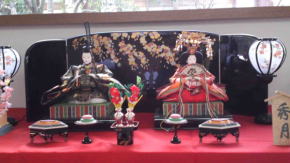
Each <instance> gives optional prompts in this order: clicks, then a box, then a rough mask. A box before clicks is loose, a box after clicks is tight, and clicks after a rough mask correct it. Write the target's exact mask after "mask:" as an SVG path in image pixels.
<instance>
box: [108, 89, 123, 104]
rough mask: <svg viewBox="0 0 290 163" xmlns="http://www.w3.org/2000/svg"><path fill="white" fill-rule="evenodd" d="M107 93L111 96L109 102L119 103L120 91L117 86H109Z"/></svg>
mask: <svg viewBox="0 0 290 163" xmlns="http://www.w3.org/2000/svg"><path fill="white" fill-rule="evenodd" d="M109 93H110V96H111V102H112V103H114V104H119V103H120V102H121V94H120V91H119V90H118V89H117V88H115V87H113V88H110V90H109Z"/></svg>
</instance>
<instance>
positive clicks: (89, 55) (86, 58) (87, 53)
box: [82, 52, 92, 64]
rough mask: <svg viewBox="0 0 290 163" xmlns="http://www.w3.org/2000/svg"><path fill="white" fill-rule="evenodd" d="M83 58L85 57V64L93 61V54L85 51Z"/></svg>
mask: <svg viewBox="0 0 290 163" xmlns="http://www.w3.org/2000/svg"><path fill="white" fill-rule="evenodd" d="M82 59H83V62H84V64H90V63H92V56H91V54H90V53H89V52H84V53H83V55H82Z"/></svg>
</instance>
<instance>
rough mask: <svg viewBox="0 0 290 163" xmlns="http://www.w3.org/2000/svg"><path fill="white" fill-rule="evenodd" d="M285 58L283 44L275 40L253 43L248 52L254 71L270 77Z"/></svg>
mask: <svg viewBox="0 0 290 163" xmlns="http://www.w3.org/2000/svg"><path fill="white" fill-rule="evenodd" d="M285 58H286V48H285V46H284V44H283V43H282V42H281V41H279V40H277V39H276V38H264V39H260V40H257V41H255V42H254V43H253V44H252V45H251V47H250V50H249V59H250V62H251V64H252V66H253V67H254V69H255V70H256V71H257V72H258V73H259V74H261V75H265V76H272V77H273V74H274V73H275V72H276V71H277V70H278V69H279V68H280V67H281V65H282V64H283V62H284V60H285Z"/></svg>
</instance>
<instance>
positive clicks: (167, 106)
mask: <svg viewBox="0 0 290 163" xmlns="http://www.w3.org/2000/svg"><path fill="white" fill-rule="evenodd" d="M211 107H212V109H213V111H214V113H215V114H216V115H223V114H224V103H223V102H222V101H214V102H211ZM162 108H163V116H164V117H168V116H169V115H170V114H171V113H179V114H181V115H183V116H184V117H194V116H201V117H202V116H209V113H208V110H207V109H206V108H207V107H206V103H203V102H202V103H184V110H183V112H180V111H179V109H178V108H181V107H179V103H177V102H163V106H162Z"/></svg>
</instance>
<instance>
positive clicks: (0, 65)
mask: <svg viewBox="0 0 290 163" xmlns="http://www.w3.org/2000/svg"><path fill="white" fill-rule="evenodd" d="M19 67H20V56H19V54H18V53H17V51H16V50H14V49H12V48H11V47H8V46H1V47H0V69H2V70H4V71H5V74H6V75H7V76H8V77H10V78H12V77H13V76H14V75H15V74H16V73H17V71H18V69H19ZM2 78H3V76H2Z"/></svg>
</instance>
